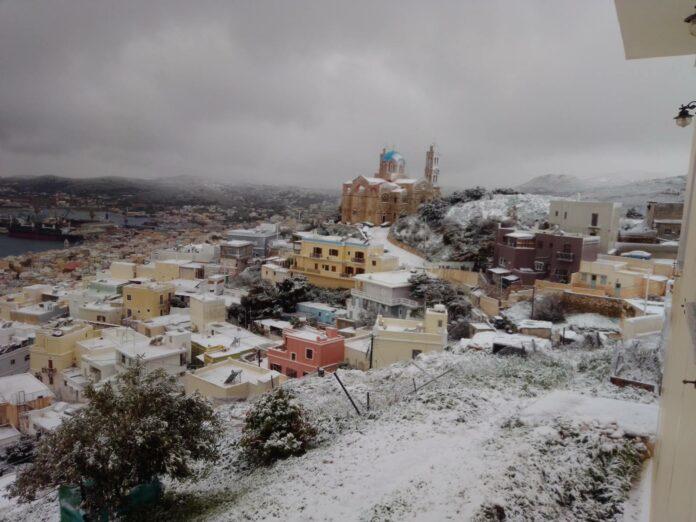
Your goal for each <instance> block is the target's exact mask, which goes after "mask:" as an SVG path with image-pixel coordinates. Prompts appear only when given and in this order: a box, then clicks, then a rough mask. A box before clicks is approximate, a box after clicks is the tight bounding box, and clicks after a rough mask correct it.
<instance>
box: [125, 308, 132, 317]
mask: <svg viewBox="0 0 696 522" xmlns="http://www.w3.org/2000/svg"><path fill="white" fill-rule="evenodd" d="M132 314H133V310H131V309H130V308H127V309H126V317H130V316H131V315H132Z"/></svg>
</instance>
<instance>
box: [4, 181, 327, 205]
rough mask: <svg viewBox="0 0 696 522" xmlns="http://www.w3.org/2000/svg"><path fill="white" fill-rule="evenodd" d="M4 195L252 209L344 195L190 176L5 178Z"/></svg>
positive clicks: (304, 203) (322, 199) (305, 203)
mask: <svg viewBox="0 0 696 522" xmlns="http://www.w3.org/2000/svg"><path fill="white" fill-rule="evenodd" d="M0 189H2V192H3V193H8V192H9V193H15V194H18V195H46V196H50V195H52V194H56V193H59V192H60V193H64V194H69V195H73V196H103V197H105V198H107V199H112V198H114V197H116V198H121V199H124V200H128V201H129V202H130V203H132V204H156V203H163V202H166V203H169V204H176V205H187V204H189V205H211V204H217V205H221V206H224V207H247V206H253V204H254V203H255V202H256V203H259V202H264V203H270V204H271V205H272V206H277V207H278V208H282V207H283V206H297V207H299V208H302V207H306V206H307V205H311V204H314V203H321V202H324V201H327V200H329V201H333V200H334V199H335V200H337V199H338V196H339V192H338V191H337V190H335V191H329V190H321V189H305V188H299V187H292V186H282V185H260V184H259V185H256V184H250V183H236V182H235V183H231V182H230V183H226V182H221V181H212V180H205V179H199V178H194V177H188V176H177V177H175V178H161V179H135V178H124V177H118V176H104V177H96V178H68V177H61V176H26V177H19V176H13V177H0Z"/></svg>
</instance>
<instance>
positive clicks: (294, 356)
mask: <svg viewBox="0 0 696 522" xmlns="http://www.w3.org/2000/svg"><path fill="white" fill-rule="evenodd" d="M290 360H291V361H296V360H297V354H296V353H295V352H291V353H290Z"/></svg>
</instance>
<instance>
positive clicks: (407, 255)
mask: <svg viewBox="0 0 696 522" xmlns="http://www.w3.org/2000/svg"><path fill="white" fill-rule="evenodd" d="M368 234H370V237H371V243H373V244H381V245H383V246H384V249H385V250H386V251H387V253H389V254H392V255H395V256H396V257H398V258H399V263H400V264H401V265H403V266H404V267H405V268H420V267H422V266H423V265H424V263H425V259H423V258H422V257H420V256H417V255H416V254H412V253H411V252H409V251H407V250H404V249H403V248H400V247H398V246H397V245H395V244H393V243H391V242H389V240H388V239H387V236H388V235H389V228H387V227H384V228H383V227H373V228H370V229H368Z"/></svg>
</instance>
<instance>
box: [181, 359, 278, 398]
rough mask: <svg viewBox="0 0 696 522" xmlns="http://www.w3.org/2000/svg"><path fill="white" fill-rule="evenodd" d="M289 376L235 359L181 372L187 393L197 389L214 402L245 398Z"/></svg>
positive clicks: (257, 393)
mask: <svg viewBox="0 0 696 522" xmlns="http://www.w3.org/2000/svg"><path fill="white" fill-rule="evenodd" d="M287 379H288V378H287V377H286V376H285V375H283V374H282V373H279V372H277V371H274V370H269V369H267V368H261V367H259V366H255V365H253V364H249V363H245V362H242V361H239V360H235V359H225V360H223V361H220V362H217V363H213V364H209V365H208V366H205V367H203V368H200V369H198V370H196V371H194V372H190V373H186V374H185V375H184V378H183V381H184V389H185V390H186V393H187V394H191V393H194V392H198V393H200V394H201V395H203V396H204V397H206V398H207V399H209V400H211V401H213V402H228V401H234V400H237V401H238V400H246V399H250V398H252V397H256V396H257V395H261V394H262V393H265V392H267V391H270V390H272V389H273V388H275V387H277V386H279V385H281V384H282V383H284V382H285V381H286V380H287Z"/></svg>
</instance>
